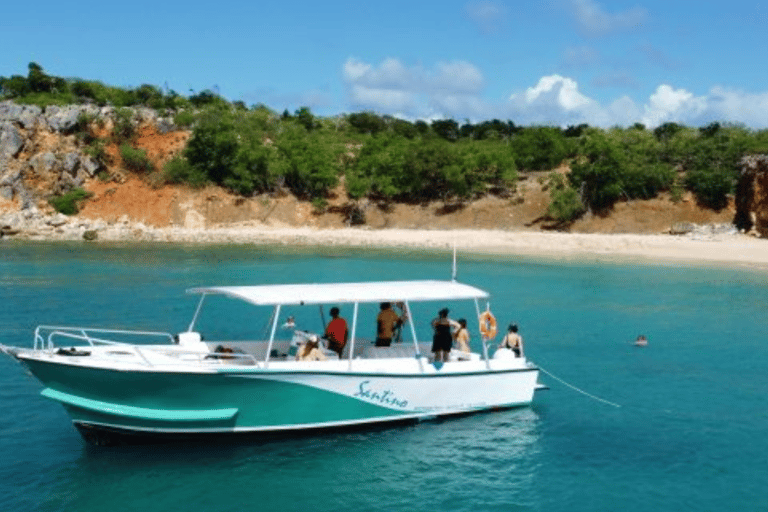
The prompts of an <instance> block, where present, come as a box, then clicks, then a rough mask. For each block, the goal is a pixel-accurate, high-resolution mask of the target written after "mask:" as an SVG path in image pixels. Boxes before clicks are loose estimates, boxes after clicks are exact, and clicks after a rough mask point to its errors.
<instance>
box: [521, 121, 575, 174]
mask: <svg viewBox="0 0 768 512" xmlns="http://www.w3.org/2000/svg"><path fill="white" fill-rule="evenodd" d="M510 148H511V149H512V153H513V154H514V155H515V162H516V163H517V168H518V169H526V170H529V171H539V170H545V169H554V168H555V167H557V166H558V165H560V164H561V163H562V162H563V160H564V159H565V158H566V157H567V156H568V153H569V150H568V148H567V145H566V143H565V137H564V136H563V132H562V130H560V129H559V128H554V127H551V126H532V127H530V128H523V129H522V130H519V131H517V132H516V133H515V135H514V136H513V137H512V138H511V139H510Z"/></svg>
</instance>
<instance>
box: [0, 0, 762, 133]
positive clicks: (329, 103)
mask: <svg viewBox="0 0 768 512" xmlns="http://www.w3.org/2000/svg"><path fill="white" fill-rule="evenodd" d="M766 48H768V2H760V1H742V0H732V1H730V2H720V1H716V2H701V1H690V0H677V1H670V0H666V1H657V0H641V1H613V2H609V1H605V0H603V1H601V0H539V1H528V0H521V1H517V2H513V1H502V0H477V1H475V0H470V1H466V0H462V1H458V0H442V1H439V2H438V1H432V0H428V1H419V0H411V1H401V0H389V1H387V2H374V3H371V4H368V3H365V2H360V1H354V2H352V1H349V2H348V1H335V0H327V1H325V2H306V1H296V0H281V1H276V2H253V1H251V2H245V1H239V0H219V1H218V2H198V1H186V2H180V1H177V0H166V1H157V0H156V1H154V2H149V1H146V0H135V1H132V2H104V1H101V2H94V1H91V0H83V1H80V2H76V3H71V2H69V3H67V2H60V1H57V2H50V1H48V0H42V1H37V2H31V1H27V2H19V1H14V2H9V5H5V6H4V8H3V15H2V19H0V75H1V76H9V75H12V74H26V66H27V63H28V62H30V61H34V62H37V63H39V64H40V65H42V66H43V67H44V68H45V69H46V71H48V72H49V73H50V74H54V75H59V76H73V77H74V76H76V77H82V78H88V79H96V80H100V81H102V82H104V83H107V84H111V85H120V86H138V85H141V84H142V83H150V84H154V85H158V86H161V87H169V88H171V89H174V90H176V91H177V92H180V93H182V94H189V93H190V91H196V92H199V91H201V90H203V89H214V90H216V91H218V92H219V93H220V94H222V95H223V96H225V97H226V98H228V99H230V100H243V101H245V102H246V103H247V104H248V105H252V104H255V103H264V104H266V105H268V106H269V107H271V108H273V109H275V110H277V111H282V110H283V109H286V108H287V109H289V110H291V111H293V110H295V109H297V108H298V107H300V106H309V107H310V108H311V109H312V111H313V112H315V113H316V114H319V115H323V116H331V115H336V114H341V113H345V112H357V111H362V110H372V111H375V112H378V113H381V114H390V115H395V116H398V117H402V118H405V119H437V118H449V117H450V118H453V119H456V120H457V121H459V122H463V121H464V120H467V119H468V120H470V121H473V122H477V121H481V120H486V119H493V118H498V119H504V120H506V119H511V120H512V121H514V122H515V123H517V124H519V125H530V124H550V125H562V126H565V125H569V124H578V123H589V124H591V125H595V126H605V127H607V126H613V125H622V126H627V125H630V124H632V123H634V122H642V123H644V124H646V125H647V126H649V127H654V126H657V125H659V124H661V123H663V122H667V121H674V122H679V123H684V124H688V125H691V126H702V125H704V124H707V123H709V122H712V121H725V122H734V123H742V124H744V125H746V126H749V127H753V128H766V127H768V66H767V65H766V57H765V54H766Z"/></svg>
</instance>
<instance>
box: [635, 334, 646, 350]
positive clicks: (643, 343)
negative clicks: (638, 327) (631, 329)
mask: <svg viewBox="0 0 768 512" xmlns="http://www.w3.org/2000/svg"><path fill="white" fill-rule="evenodd" d="M635 346H636V347H647V346H648V338H646V337H645V335H644V334H641V335H640V336H638V337H637V339H636V340H635Z"/></svg>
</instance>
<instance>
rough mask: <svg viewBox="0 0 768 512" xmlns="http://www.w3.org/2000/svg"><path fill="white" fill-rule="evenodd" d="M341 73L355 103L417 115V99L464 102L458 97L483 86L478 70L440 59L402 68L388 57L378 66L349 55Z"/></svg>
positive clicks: (421, 100) (474, 95)
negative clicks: (433, 63) (431, 64)
mask: <svg viewBox="0 0 768 512" xmlns="http://www.w3.org/2000/svg"><path fill="white" fill-rule="evenodd" d="M343 76H344V81H345V82H346V83H347V86H348V89H349V96H350V101H351V102H352V103H353V104H354V105H355V106H360V107H363V108H370V109H374V110H376V109H382V110H385V111H389V112H391V111H393V110H396V111H399V112H411V115H418V113H417V112H416V110H415V109H416V105H417V103H418V102H421V103H423V104H426V103H435V104H444V105H446V106H447V105H450V104H465V103H467V102H466V101H462V100H461V98H462V97H465V96H466V97H468V98H473V97H477V96H478V95H479V93H480V92H481V90H482V88H483V86H484V79H483V75H482V73H481V72H480V70H479V69H477V68H476V67H475V66H473V65H472V64H470V63H468V62H464V61H452V62H441V63H438V64H437V65H436V66H435V67H434V68H433V69H425V68H424V67H423V66H420V65H417V66H412V67H406V66H405V65H404V64H403V63H401V62H400V61H399V60H397V59H392V58H389V59H385V60H384V61H383V62H382V63H381V64H380V65H379V66H378V67H374V66H372V65H370V64H367V63H364V62H361V61H359V60H357V59H352V58H350V59H347V62H346V63H345V64H344V70H343ZM469 102H470V103H471V101H469Z"/></svg>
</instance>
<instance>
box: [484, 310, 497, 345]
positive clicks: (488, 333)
mask: <svg viewBox="0 0 768 512" xmlns="http://www.w3.org/2000/svg"><path fill="white" fill-rule="evenodd" d="M496 333H497V330H496V317H494V316H493V313H491V312H490V311H485V312H483V313H482V314H481V315H480V334H482V335H483V337H484V338H485V339H487V340H492V339H493V338H495V337H496Z"/></svg>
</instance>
